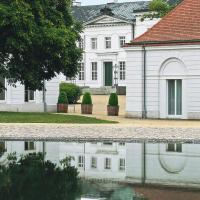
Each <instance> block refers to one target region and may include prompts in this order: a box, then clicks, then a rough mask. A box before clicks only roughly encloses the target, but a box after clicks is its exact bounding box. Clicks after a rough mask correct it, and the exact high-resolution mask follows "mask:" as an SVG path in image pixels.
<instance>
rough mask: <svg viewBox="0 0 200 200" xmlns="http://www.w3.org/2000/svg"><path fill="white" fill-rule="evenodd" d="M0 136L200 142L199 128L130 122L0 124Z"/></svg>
mask: <svg viewBox="0 0 200 200" xmlns="http://www.w3.org/2000/svg"><path fill="white" fill-rule="evenodd" d="M0 140H38V141H76V142H78V141H79V142H85V141H97V140H101V141H121V142H122V141H123V142H144V141H145V142H169V141H176V142H178V141H181V142H187V143H200V128H175V127H172V128H170V127H165V128H155V127H143V128H142V127H133V126H130V125H120V124H119V125H116V124H114V125H113V124H112V125H71V124H67V125H66V124H0Z"/></svg>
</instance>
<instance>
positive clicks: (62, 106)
mask: <svg viewBox="0 0 200 200" xmlns="http://www.w3.org/2000/svg"><path fill="white" fill-rule="evenodd" d="M57 112H58V113H67V112H68V104H60V103H58V104H57Z"/></svg>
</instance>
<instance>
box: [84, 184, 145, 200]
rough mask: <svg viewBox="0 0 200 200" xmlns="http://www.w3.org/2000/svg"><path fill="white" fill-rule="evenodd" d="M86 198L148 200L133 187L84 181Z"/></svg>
mask: <svg viewBox="0 0 200 200" xmlns="http://www.w3.org/2000/svg"><path fill="white" fill-rule="evenodd" d="M82 194H83V196H84V197H93V198H105V199H106V200H147V199H146V198H144V197H142V196H140V195H138V194H136V193H135V192H134V190H133V189H132V187H128V186H124V185H120V184H117V183H100V182H95V181H90V182H89V181H84V182H83V183H82Z"/></svg>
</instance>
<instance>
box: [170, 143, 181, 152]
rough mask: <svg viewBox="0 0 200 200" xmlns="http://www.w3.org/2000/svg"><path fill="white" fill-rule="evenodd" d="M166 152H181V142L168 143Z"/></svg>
mask: <svg viewBox="0 0 200 200" xmlns="http://www.w3.org/2000/svg"><path fill="white" fill-rule="evenodd" d="M167 151H168V152H179V153H181V152H182V144H181V143H169V144H167Z"/></svg>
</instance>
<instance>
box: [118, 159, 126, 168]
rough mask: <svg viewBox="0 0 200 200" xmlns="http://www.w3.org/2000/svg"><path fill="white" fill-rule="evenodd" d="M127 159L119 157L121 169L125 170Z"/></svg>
mask: <svg viewBox="0 0 200 200" xmlns="http://www.w3.org/2000/svg"><path fill="white" fill-rule="evenodd" d="M125 165H126V164H125V159H124V158H120V159H119V170H120V171H124V170H125Z"/></svg>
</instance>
